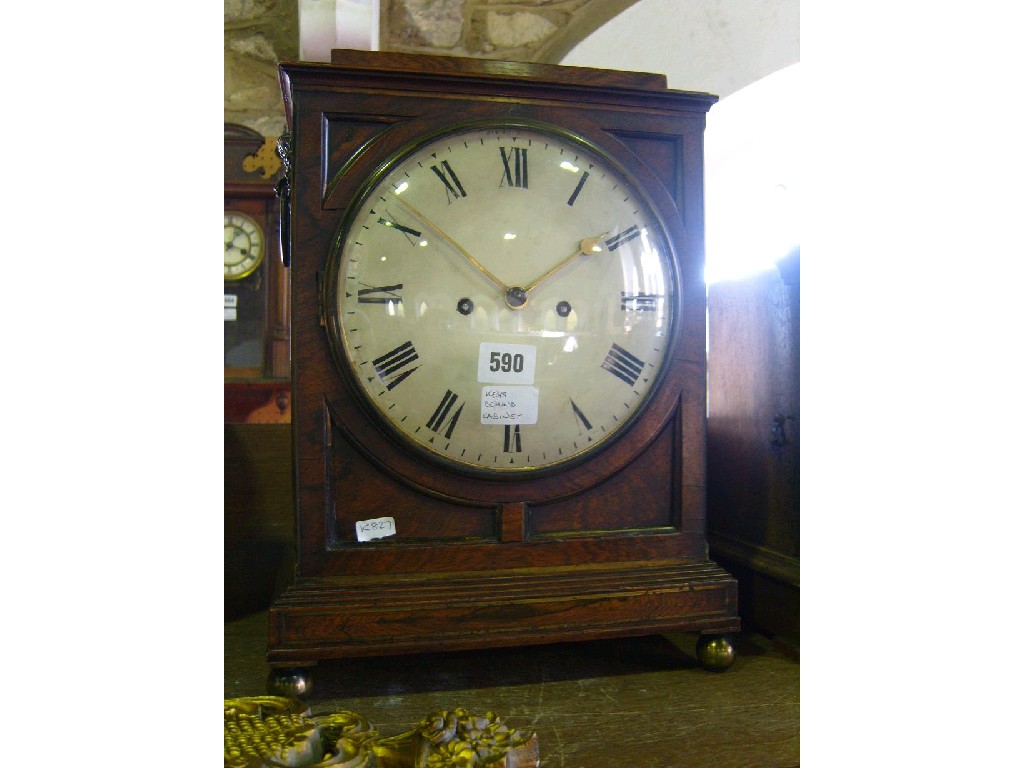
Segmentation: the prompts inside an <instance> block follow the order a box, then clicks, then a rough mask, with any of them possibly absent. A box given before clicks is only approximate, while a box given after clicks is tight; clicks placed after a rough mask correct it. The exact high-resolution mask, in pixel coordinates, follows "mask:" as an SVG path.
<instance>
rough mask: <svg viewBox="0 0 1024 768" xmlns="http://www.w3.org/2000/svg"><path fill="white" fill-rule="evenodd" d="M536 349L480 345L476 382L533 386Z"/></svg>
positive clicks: (529, 346) (487, 343)
mask: <svg viewBox="0 0 1024 768" xmlns="http://www.w3.org/2000/svg"><path fill="white" fill-rule="evenodd" d="M536 368H537V348H536V347H534V346H532V345H530V344H496V343H494V342H490V341H485V342H483V343H481V344H480V356H479V357H478V358H477V367H476V380H477V381H479V382H486V383H489V384H533V374H534V371H535V370H536Z"/></svg>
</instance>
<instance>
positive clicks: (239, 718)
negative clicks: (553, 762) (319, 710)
mask: <svg viewBox="0 0 1024 768" xmlns="http://www.w3.org/2000/svg"><path fill="white" fill-rule="evenodd" d="M539 765H540V757H539V747H538V743H537V735H536V734H535V733H531V734H529V735H524V734H523V733H521V732H519V731H517V730H516V729H515V728H510V727H509V726H507V725H505V724H504V723H503V722H501V719H500V718H499V717H498V716H497V715H495V714H494V713H493V712H487V713H485V714H483V715H474V714H472V713H470V712H469V711H468V710H466V709H463V708H461V707H459V708H456V709H450V710H438V711H436V712H433V713H431V714H430V715H428V716H427V717H425V718H423V720H421V721H420V723H419V725H417V726H416V727H415V728H414V729H413V730H411V731H408V732H406V733H401V734H399V735H397V736H390V737H382V736H381V735H380V733H379V732H378V731H377V730H376V729H375V728H374V727H373V726H372V725H371V724H370V723H369V721H368V720H367V719H366V718H365V717H363V716H362V715H360V714H357V713H356V712H349V711H342V712H336V713H331V714H327V715H318V716H313V715H312V714H311V712H310V710H309V709H307V708H306V707H305V705H303V704H300V703H299V702H298V701H297V700H295V699H288V698H284V697H280V696H257V697H251V698H238V699H225V700H224V768H284V767H287V768H328V767H330V768H456V767H458V768H527V766H529V768H537V766H539Z"/></svg>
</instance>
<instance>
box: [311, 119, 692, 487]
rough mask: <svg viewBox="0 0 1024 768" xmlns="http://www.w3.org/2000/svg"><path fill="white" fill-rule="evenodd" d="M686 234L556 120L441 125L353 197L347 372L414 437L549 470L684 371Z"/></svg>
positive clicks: (343, 328)
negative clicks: (677, 361)
mask: <svg viewBox="0 0 1024 768" xmlns="http://www.w3.org/2000/svg"><path fill="white" fill-rule="evenodd" d="M670 249H671V244H670V240H669V238H668V237H667V236H666V234H665V231H664V228H663V227H662V225H661V223H660V222H659V220H658V217H657V216H656V214H655V213H654V209H653V207H652V206H651V204H650V203H649V202H648V200H647V198H646V197H645V196H644V195H643V194H642V193H641V191H640V190H639V189H638V188H637V186H636V185H635V184H634V182H632V181H631V180H630V177H629V176H628V175H627V173H626V172H624V171H623V170H622V169H621V168H620V167H619V166H618V165H617V164H616V163H615V162H614V161H613V160H611V159H610V157H609V156H608V155H606V154H605V153H603V152H601V151H598V150H597V149H596V148H594V147H593V146H592V145H590V144H588V143H586V142H584V141H582V140H580V139H577V138H575V137H573V136H572V135H570V134H567V133H565V132H562V131H559V130H557V129H554V128H550V127H547V126H542V125H539V124H524V125H519V124H516V125H495V124H487V125H478V126H469V127H463V128H461V129H456V130H452V131H449V132H446V133H443V134H439V135H435V136H433V137H431V138H429V139H427V140H424V141H422V142H418V143H416V144H415V145H413V146H410V147H408V148H406V149H405V150H404V151H401V152H399V153H398V154H397V155H396V156H394V157H393V159H392V160H391V161H389V162H388V163H387V164H385V166H384V168H383V170H382V171H381V172H380V173H378V174H377V175H376V176H375V177H374V178H373V179H372V180H371V182H370V183H369V184H368V185H366V186H365V187H364V188H363V190H362V192H361V193H360V194H359V195H358V196H357V199H356V200H355V201H354V202H353V205H352V206H351V208H350V211H349V213H348V215H347V216H346V219H345V221H344V222H343V224H342V229H341V232H340V234H339V237H338V238H337V240H336V243H335V247H334V250H333V252H332V255H331V259H330V262H329V270H328V283H327V285H328V298H327V307H328V316H329V322H328V332H329V335H330V338H331V342H332V347H333V349H334V353H335V357H336V359H337V362H338V364H339V365H340V367H341V368H342V369H343V370H345V371H347V373H348V374H350V378H351V380H352V381H353V382H354V383H355V384H356V387H357V388H358V390H359V391H360V392H361V394H362V396H363V397H364V399H365V400H366V401H367V402H369V403H370V404H372V406H371V407H372V409H374V410H375V411H376V412H377V414H378V415H379V416H380V417H381V418H382V419H383V420H384V421H385V422H386V423H387V424H388V425H389V427H390V429H391V430H392V431H393V432H394V433H395V434H397V435H398V436H399V438H400V439H401V440H402V441H404V442H405V443H406V444H408V445H411V446H413V447H414V448H416V449H418V450H421V451H425V452H426V453H427V454H429V456H431V457H433V458H436V459H439V460H441V461H443V462H446V463H448V464H450V465H454V466H456V467H461V468H465V469H469V470H476V471H484V472H495V473H509V472H511V473H524V472H531V471H540V470H544V469H546V468H552V467H556V466H559V465H562V464H564V463H566V462H570V461H573V460H578V459H581V458H582V457H583V456H585V455H589V454H590V452H591V451H595V450H598V449H600V448H601V447H602V446H605V445H607V444H608V443H609V441H610V440H611V439H612V438H613V437H615V436H616V435H618V434H621V433H622V431H623V430H624V429H625V428H626V426H627V425H628V424H629V423H630V422H631V420H632V419H633V417H635V416H636V415H637V414H638V413H639V412H640V411H641V410H642V409H643V407H644V404H645V402H647V401H648V399H649V397H650V395H651V394H652V392H653V391H654V388H655V387H656V385H657V382H658V378H659V373H660V372H661V371H662V369H663V368H665V367H666V364H667V362H668V361H667V360H666V355H667V354H668V350H669V349H670V341H671V338H672V334H673V332H674V325H675V313H676V312H677V311H678V306H677V298H676V297H677V296H678V286H677V284H676V283H677V277H676V274H675V270H674V268H673V264H674V259H673V256H672V252H671V250H670Z"/></svg>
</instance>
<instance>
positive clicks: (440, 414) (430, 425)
mask: <svg viewBox="0 0 1024 768" xmlns="http://www.w3.org/2000/svg"><path fill="white" fill-rule="evenodd" d="M458 400H459V396H458V395H456V394H455V393H454V392H452V391H451V390H450V389H449V390H447V391H446V392H445V393H444V397H442V398H441V402H440V403H438V405H437V408H436V409H435V410H434V415H433V416H431V417H430V421H428V422H427V429H431V430H433V431H434V432H440V431H441V428H442V427H447V429H445V432H444V436H445V437H447V438H448V439H451V436H452V432H454V431H455V425H456V424H458V423H459V416H461V415H462V409H463V408H464V407H465V405H466V404H465V403H462V404H461V405H459V410H457V411H456V412H455V415H454V416H452V417H451V418H450V419H449V418H448V414H449V413H451V410H452V408H454V407H455V403H457V402H458ZM445 419H448V421H447V423H446V422H445Z"/></svg>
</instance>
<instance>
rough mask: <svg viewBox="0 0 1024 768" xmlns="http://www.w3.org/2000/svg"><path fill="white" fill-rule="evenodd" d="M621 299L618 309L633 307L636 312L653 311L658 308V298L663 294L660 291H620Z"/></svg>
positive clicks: (662, 296)
mask: <svg viewBox="0 0 1024 768" xmlns="http://www.w3.org/2000/svg"><path fill="white" fill-rule="evenodd" d="M621 295H622V299H621V302H620V304H619V309H623V310H625V309H635V310H636V311H637V312H653V311H654V310H656V309H657V308H658V299H663V298H665V296H664V295H663V294H660V293H644V292H643V291H641V292H640V293H626V292H625V291H621Z"/></svg>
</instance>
